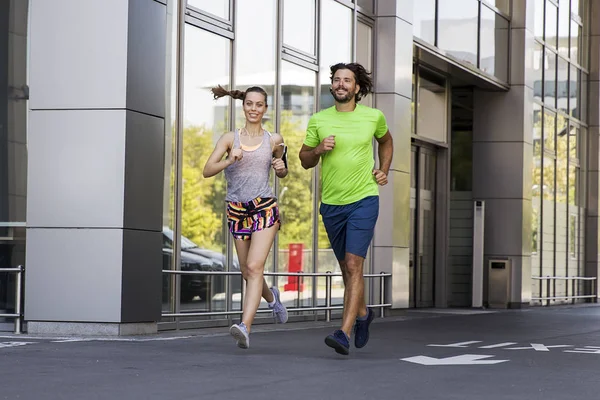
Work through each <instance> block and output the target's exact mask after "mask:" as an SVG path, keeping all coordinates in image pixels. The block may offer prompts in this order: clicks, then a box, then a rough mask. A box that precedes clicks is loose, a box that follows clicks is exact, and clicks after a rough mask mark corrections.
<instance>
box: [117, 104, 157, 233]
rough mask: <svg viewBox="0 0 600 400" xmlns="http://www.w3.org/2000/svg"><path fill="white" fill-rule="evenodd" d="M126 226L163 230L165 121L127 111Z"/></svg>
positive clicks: (124, 224) (124, 220)
mask: <svg viewBox="0 0 600 400" xmlns="http://www.w3.org/2000/svg"><path fill="white" fill-rule="evenodd" d="M126 126H127V134H126V135H127V138H126V147H125V195H124V197H125V198H124V217H123V218H124V219H123V226H124V227H126V228H129V229H143V230H152V231H161V230H162V216H163V215H162V214H163V204H162V200H163V186H164V180H163V179H161V178H162V176H163V166H164V144H165V139H164V120H163V119H161V118H156V117H152V116H149V115H146V114H140V113H137V112H133V111H127V123H126Z"/></svg>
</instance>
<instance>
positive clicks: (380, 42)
mask: <svg viewBox="0 0 600 400" xmlns="http://www.w3.org/2000/svg"><path fill="white" fill-rule="evenodd" d="M412 14H413V0H378V1H377V25H376V26H377V33H376V38H377V42H376V63H375V71H374V76H375V88H376V93H375V106H376V107H377V108H379V109H380V110H382V111H383V112H384V114H385V116H386V118H387V122H388V125H389V128H390V132H391V134H392V136H393V137H394V161H393V163H392V168H391V170H390V174H389V176H388V181H389V183H388V185H386V186H384V187H382V188H381V189H380V216H379V220H378V222H377V227H376V230H375V238H374V241H373V251H374V260H375V262H374V271H375V272H380V271H385V272H391V273H392V274H393V277H392V285H391V287H389V286H388V290H391V298H390V296H388V298H387V299H386V301H388V302H390V301H391V303H392V308H407V307H408V306H409V290H410V288H409V242H410V241H409V238H410V236H409V235H410V151H411V148H410V143H411V142H410V135H411V134H410V132H411V130H410V124H411V100H412V64H413V62H412V58H413V57H412V54H413V30H412V19H413V16H412ZM388 293H389V292H388Z"/></svg>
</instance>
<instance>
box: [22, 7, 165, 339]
mask: <svg viewBox="0 0 600 400" xmlns="http://www.w3.org/2000/svg"><path fill="white" fill-rule="evenodd" d="M30 4H31V14H30V21H31V27H30V32H31V42H30V86H31V97H30V103H29V106H30V115H29V138H28V139H29V140H28V142H29V143H28V147H29V162H28V197H27V254H26V292H25V293H26V297H25V319H26V320H27V322H28V331H29V332H30V333H73V334H85V333H89V334H131V333H150V332H155V331H156V322H157V321H158V320H159V318H160V311H161V282H162V279H161V268H162V254H161V247H162V236H161V220H162V193H163V158H164V114H165V112H164V110H165V57H166V50H165V44H166V37H165V35H166V6H165V5H164V4H161V3H159V2H156V1H153V0H103V1H97V0H54V1H46V0H31V2H30Z"/></svg>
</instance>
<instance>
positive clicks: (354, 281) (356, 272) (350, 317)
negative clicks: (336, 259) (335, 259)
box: [340, 253, 367, 337]
mask: <svg viewBox="0 0 600 400" xmlns="http://www.w3.org/2000/svg"><path fill="white" fill-rule="evenodd" d="M364 262H365V259H364V258H363V257H361V256H357V255H356V254H352V253H346V259H345V260H344V267H345V268H344V269H343V270H342V271H344V270H345V272H343V274H344V276H345V279H344V286H345V290H344V314H343V319H342V330H343V331H344V333H345V334H346V335H348V337H350V334H351V333H352V327H353V326H354V321H355V320H356V317H357V316H359V317H364V316H365V315H366V311H367V306H366V304H365V280H364V277H363V265H364ZM340 266H341V263H340Z"/></svg>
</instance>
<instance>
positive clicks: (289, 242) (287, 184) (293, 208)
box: [277, 61, 335, 290]
mask: <svg viewBox="0 0 600 400" xmlns="http://www.w3.org/2000/svg"><path fill="white" fill-rule="evenodd" d="M281 95H282V105H281V129H280V131H281V134H282V135H283V137H284V139H285V142H286V143H287V145H288V147H289V148H290V149H291V154H292V155H293V156H292V157H289V164H288V166H289V174H288V176H287V177H286V178H285V179H282V180H281V181H280V187H279V193H278V194H277V195H278V200H279V205H280V207H281V219H282V228H281V230H280V231H279V270H280V271H286V270H288V269H289V264H290V262H289V254H290V251H291V250H295V251H298V252H300V253H299V254H301V260H298V262H299V263H300V268H301V269H302V270H303V271H313V263H312V260H313V258H312V257H313V224H312V221H313V213H314V212H315V209H314V207H313V195H314V194H313V189H312V185H313V173H314V170H313V169H310V170H305V169H304V168H302V166H301V164H300V159H299V158H298V157H297V156H296V154H298V150H299V149H300V148H301V147H302V143H303V142H304V137H305V135H306V126H307V124H308V120H309V118H310V116H311V115H312V114H313V112H314V111H315V73H314V72H313V71H310V70H308V69H305V68H302V67H299V66H297V65H295V64H292V63H290V62H287V61H283V62H282V70H281ZM299 257H300V255H299ZM333 260H334V261H335V257H334V258H333ZM329 268H332V266H331V265H328V264H327V263H326V262H323V263H321V261H319V269H320V270H321V269H322V272H325V271H327V270H331V271H333V269H329ZM305 283H306V284H308V283H309V282H305ZM305 290H308V289H307V287H306V285H305Z"/></svg>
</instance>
